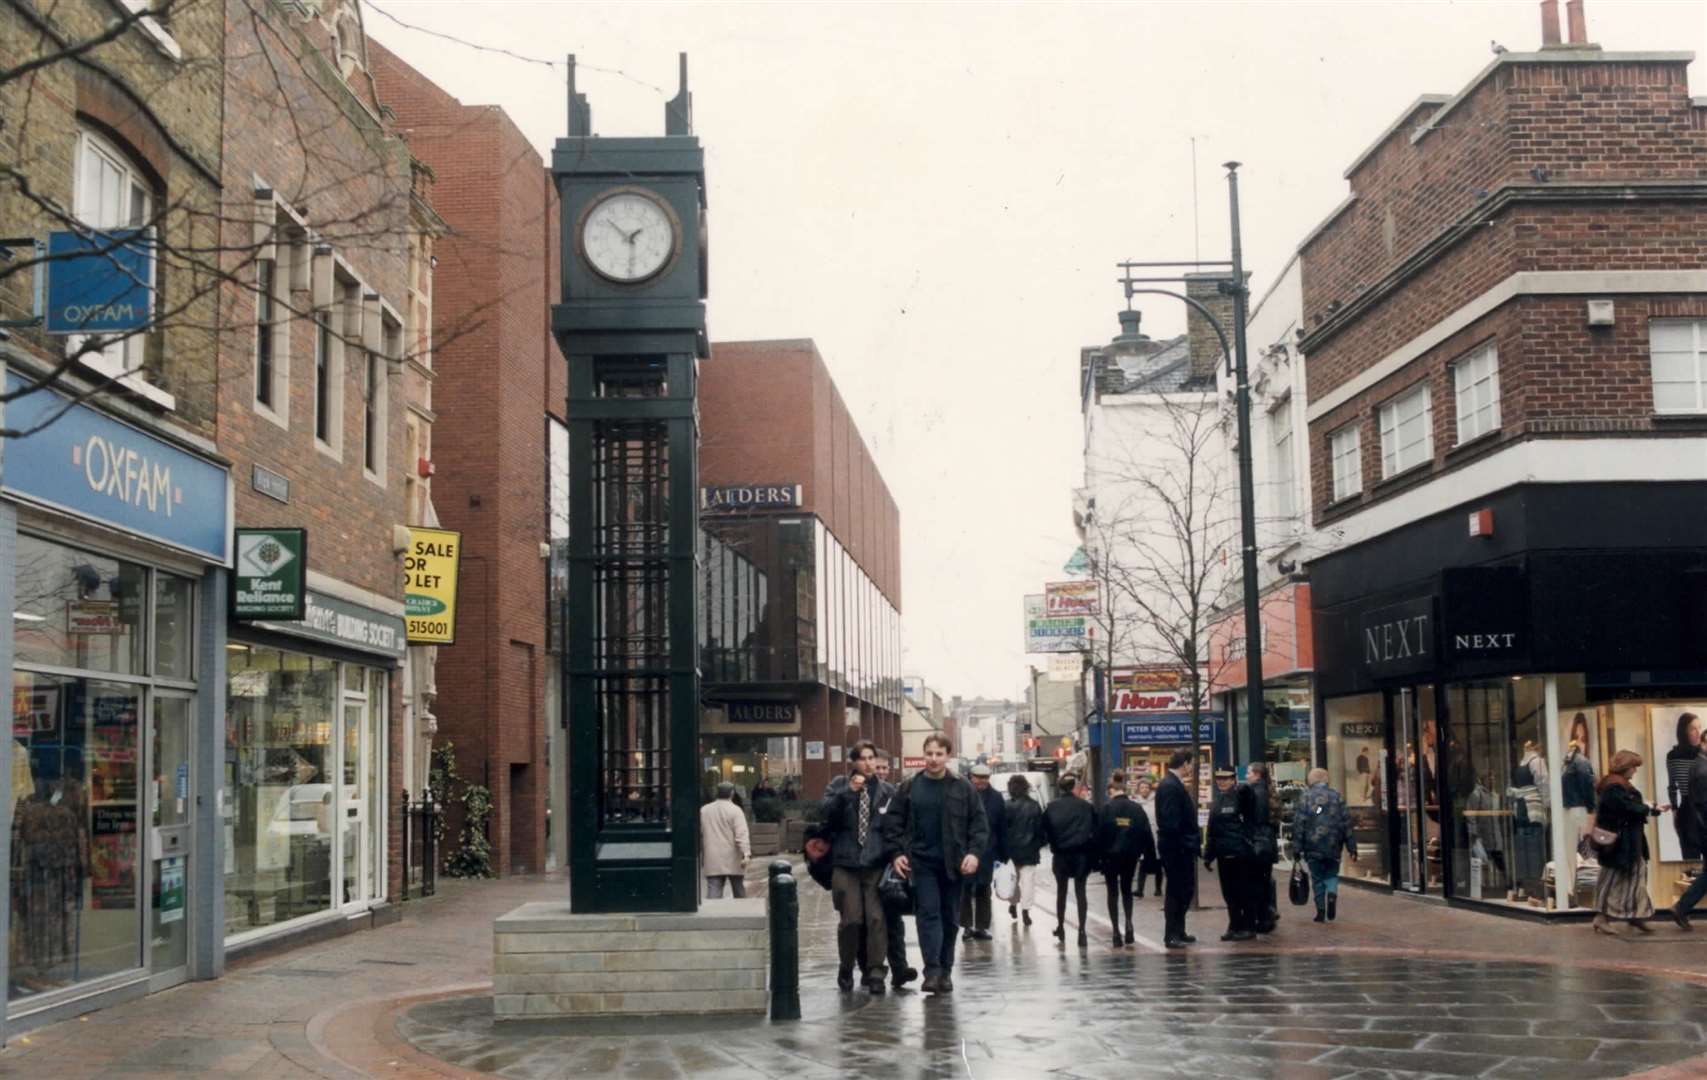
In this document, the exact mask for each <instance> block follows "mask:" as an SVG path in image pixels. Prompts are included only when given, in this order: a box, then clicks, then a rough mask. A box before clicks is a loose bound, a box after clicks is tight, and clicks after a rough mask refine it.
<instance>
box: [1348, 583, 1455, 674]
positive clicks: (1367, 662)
mask: <svg viewBox="0 0 1707 1080" xmlns="http://www.w3.org/2000/svg"><path fill="white" fill-rule="evenodd" d="M1359 631H1360V633H1359V635H1358V637H1359V640H1360V641H1361V642H1362V645H1363V654H1362V655H1363V666H1364V668H1365V669H1367V670H1368V672H1369V674H1371V675H1374V676H1383V677H1384V676H1389V675H1411V674H1415V673H1417V672H1422V671H1431V670H1433V668H1434V664H1435V655H1436V653H1437V652H1438V650H1437V649H1436V648H1435V639H1434V634H1435V624H1434V597H1432V596H1424V597H1420V598H1418V599H1416V600H1406V601H1404V602H1403V603H1399V604H1389V605H1388V606H1386V607H1383V608H1377V609H1375V610H1374V611H1370V612H1365V613H1364V615H1363V618H1362V620H1361V621H1360V623H1359Z"/></svg>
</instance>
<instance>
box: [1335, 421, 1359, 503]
mask: <svg viewBox="0 0 1707 1080" xmlns="http://www.w3.org/2000/svg"><path fill="white" fill-rule="evenodd" d="M1328 458H1329V460H1330V461H1331V462H1332V463H1333V470H1334V474H1333V475H1334V492H1333V495H1334V502H1339V501H1340V500H1341V499H1349V498H1351V497H1352V496H1353V495H1356V494H1358V493H1359V492H1361V491H1362V490H1363V439H1362V436H1361V435H1360V433H1359V431H1358V426H1357V424H1355V423H1353V424H1351V425H1349V426H1347V427H1343V428H1341V429H1340V430H1338V431H1336V432H1334V433H1333V434H1332V435H1329V436H1328Z"/></svg>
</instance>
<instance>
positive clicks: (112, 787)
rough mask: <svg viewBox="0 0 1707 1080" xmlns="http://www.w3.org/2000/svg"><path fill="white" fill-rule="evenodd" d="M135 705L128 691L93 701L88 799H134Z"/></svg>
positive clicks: (129, 800)
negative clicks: (93, 715) (93, 712)
mask: <svg viewBox="0 0 1707 1080" xmlns="http://www.w3.org/2000/svg"><path fill="white" fill-rule="evenodd" d="M136 706H137V700H136V698H135V697H133V696H131V695H130V694H112V695H105V696H102V697H97V698H96V699H95V701H94V709H95V723H94V729H93V731H92V733H91V736H90V741H89V799H90V801H91V802H96V803H103V802H127V803H132V804H134V803H135V802H136V772H137V759H136V748H137V730H136V728H137V725H136Z"/></svg>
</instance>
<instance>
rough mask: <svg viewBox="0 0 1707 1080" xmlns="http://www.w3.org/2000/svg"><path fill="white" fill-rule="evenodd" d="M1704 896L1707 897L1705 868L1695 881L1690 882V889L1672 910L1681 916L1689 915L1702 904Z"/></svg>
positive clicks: (1696, 876) (1685, 891)
mask: <svg viewBox="0 0 1707 1080" xmlns="http://www.w3.org/2000/svg"><path fill="white" fill-rule="evenodd" d="M1703 896H1707V867H1703V868H1702V869H1701V872H1700V873H1698V874H1696V875H1695V880H1694V881H1692V882H1690V883H1689V888H1688V889H1686V890H1684V893H1683V895H1682V896H1680V897H1678V900H1677V903H1676V904H1675V905H1673V906H1672V910H1673V911H1675V912H1677V913H1678V914H1680V915H1688V914H1689V913H1690V912H1692V911H1694V910H1695V905H1696V904H1699V903H1700V902H1701V898H1702V897H1703Z"/></svg>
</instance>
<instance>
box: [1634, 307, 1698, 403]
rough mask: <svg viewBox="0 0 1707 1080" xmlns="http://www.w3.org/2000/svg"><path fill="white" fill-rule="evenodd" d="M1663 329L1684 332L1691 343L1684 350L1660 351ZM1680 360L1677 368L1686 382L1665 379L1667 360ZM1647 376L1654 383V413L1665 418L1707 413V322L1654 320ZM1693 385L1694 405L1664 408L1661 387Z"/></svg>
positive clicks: (1649, 330)
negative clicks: (1685, 375) (1660, 338)
mask: <svg viewBox="0 0 1707 1080" xmlns="http://www.w3.org/2000/svg"><path fill="white" fill-rule="evenodd" d="M1660 330H1684V331H1686V332H1687V335H1688V338H1689V340H1688V343H1687V344H1686V345H1684V346H1683V347H1682V348H1677V347H1675V346H1674V347H1671V348H1665V349H1662V348H1660V347H1659V346H1660V342H1658V341H1657V340H1656V338H1657V337H1658V336H1659V335H1658V334H1657V333H1656V331H1660ZM1668 359H1671V360H1673V361H1674V363H1675V362H1676V361H1681V363H1675V367H1676V369H1678V370H1679V371H1681V372H1683V373H1685V374H1687V378H1686V379H1680V378H1669V379H1664V380H1662V379H1661V378H1660V375H1661V365H1662V363H1664V362H1665V361H1666V360H1668ZM1648 375H1649V378H1650V379H1651V380H1652V381H1653V388H1654V389H1653V396H1654V412H1655V413H1658V414H1660V415H1662V416H1688V415H1694V414H1701V413H1707V319H1651V320H1649V322H1648ZM1662 385H1664V386H1692V387H1693V390H1694V394H1693V395H1692V396H1693V402H1692V403H1691V404H1686V405H1662V404H1661V403H1660V387H1661V386H1662Z"/></svg>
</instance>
